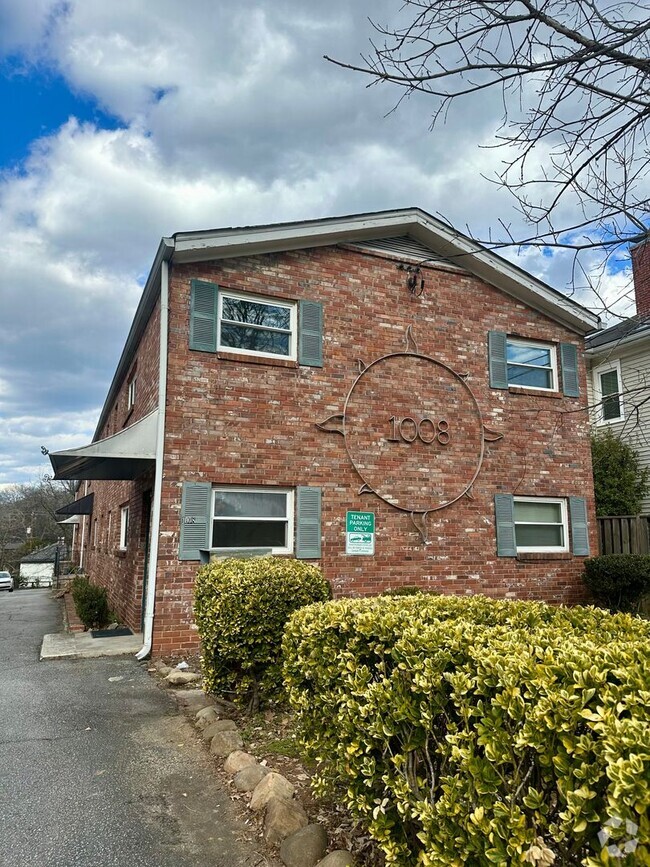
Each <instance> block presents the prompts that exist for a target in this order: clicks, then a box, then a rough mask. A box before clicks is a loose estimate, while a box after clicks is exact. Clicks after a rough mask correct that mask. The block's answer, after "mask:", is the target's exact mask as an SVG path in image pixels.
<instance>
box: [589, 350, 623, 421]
mask: <svg viewBox="0 0 650 867" xmlns="http://www.w3.org/2000/svg"><path fill="white" fill-rule="evenodd" d="M622 390H623V388H622V379H621V363H620V361H618V360H616V361H610V362H608V363H607V364H601V366H600V367H597V368H596V369H595V370H594V391H595V397H596V402H597V406H596V407H595V410H596V423H597V424H607V423H609V422H613V421H623V419H624V413H623V400H622V396H621V392H622Z"/></svg>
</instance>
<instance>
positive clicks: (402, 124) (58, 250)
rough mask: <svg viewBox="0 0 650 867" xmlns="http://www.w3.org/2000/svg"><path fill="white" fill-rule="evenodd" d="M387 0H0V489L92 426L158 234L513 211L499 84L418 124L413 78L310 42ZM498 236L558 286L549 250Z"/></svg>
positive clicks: (352, 25) (353, 39) (358, 37)
mask: <svg viewBox="0 0 650 867" xmlns="http://www.w3.org/2000/svg"><path fill="white" fill-rule="evenodd" d="M400 6H401V3H400V2H399V0H355V2H354V3H351V2H349V0H328V3H326V4H325V3H316V2H305V0H273V2H271V0H237V2H234V0H222V2H219V3H215V2H214V0H192V2H184V3H180V2H178V0H156V3H155V4H154V3H152V2H145V0H139V2H134V0H110V2H106V0H28V2H26V0H0V107H1V109H2V118H3V125H2V126H3V128H2V133H1V134H0V248H1V249H0V257H1V262H2V266H1V268H0V486H6V485H10V484H16V483H33V482H37V481H38V480H39V478H40V477H42V475H43V474H44V473H47V472H48V471H51V467H50V464H49V461H48V460H47V458H45V457H43V456H42V454H41V451H40V447H41V446H42V445H44V446H46V447H47V448H48V449H50V450H51V451H56V450H59V449H66V448H73V447H75V446H78V445H84V444H86V443H88V442H90V440H91V438H92V435H93V432H94V430H95V425H96V423H97V419H98V416H99V413H100V411H101V407H102V404H103V401H104V398H105V396H106V393H107V390H108V387H109V384H110V381H111V379H112V375H113V372H114V369H115V366H116V363H117V360H118V358H119V355H120V352H121V349H122V346H123V344H124V340H125V338H126V335H127V333H128V329H129V325H130V323H131V320H132V317H133V313H134V311H135V308H136V305H137V302H138V299H139V297H140V294H141V291H142V287H143V284H144V281H145V279H146V276H147V273H148V271H149V267H150V265H151V263H152V260H153V257H154V255H155V252H156V249H157V246H158V242H159V240H160V238H161V237H162V236H165V235H170V234H173V233H174V232H177V231H189V230H192V229H206V228H217V227H221V226H243V225H253V224H258V223H270V222H279V221H286V220H301V219H317V218H320V217H326V216H336V215H343V214H351V213H359V212H365V211H373V210H380V209H384V208H404V207H410V206H418V207H420V208H423V209H424V210H426V211H428V212H430V213H432V214H434V215H438V216H442V217H443V218H444V219H446V220H447V221H450V222H452V223H453V224H454V225H455V226H456V227H457V228H458V229H460V230H461V231H467V229H468V228H469V229H470V230H471V231H472V232H474V233H475V236H477V237H487V235H488V233H489V232H490V230H491V229H492V230H494V229H495V228H496V227H497V224H498V222H499V221H503V222H505V223H509V224H512V226H513V228H515V229H516V228H517V220H518V217H517V215H516V213H515V212H514V210H513V203H512V201H511V199H510V198H509V196H508V195H507V193H506V192H504V191H503V190H501V189H499V187H498V186H497V185H495V184H494V183H491V182H490V181H489V180H485V179H483V177H482V176H487V177H488V178H489V177H493V176H494V175H495V173H496V172H497V171H498V170H499V167H500V165H501V161H502V160H503V158H504V157H503V154H502V153H501V152H500V151H499V150H498V149H494V148H493V147H489V145H492V144H494V141H495V132H496V129H497V126H498V121H499V118H500V116H501V113H502V112H501V107H500V105H499V98H498V95H497V94H494V95H493V96H492V95H486V94H484V95H483V96H482V97H481V98H480V99H475V100H473V101H469V102H465V103H464V104H463V106H462V108H459V109H458V110H452V111H451V112H450V113H449V115H448V117H447V121H446V123H445V125H444V126H442V127H441V126H438V127H436V129H435V130H434V131H431V129H430V127H431V114H432V108H431V105H430V103H429V102H428V101H427V97H426V96H421V97H416V98H410V99H407V100H403V101H402V102H401V103H400V105H399V107H397V108H396V102H397V100H398V99H399V96H400V94H399V93H397V92H395V91H394V90H392V89H391V88H390V87H386V86H373V87H367V85H368V80H367V79H366V78H364V77H363V76H360V75H359V74H356V73H353V72H350V71H348V70H344V69H341V68H339V67H337V66H334V65H333V64H331V63H328V62H326V61H325V60H323V55H324V54H328V55H332V56H335V57H337V58H340V59H342V60H345V61H352V62H355V61H357V60H358V58H359V55H360V53H362V52H365V51H367V50H368V46H369V39H370V38H371V37H372V35H373V32H372V28H371V27H370V25H369V23H368V16H369V15H370V16H372V17H373V18H374V19H375V20H381V21H384V22H390V21H391V20H394V18H395V15H396V14H398V13H397V10H398V9H399V8H400ZM507 255H508V256H509V257H510V258H513V259H514V260H515V261H516V262H517V264H519V265H520V267H523V268H525V269H527V270H529V271H531V273H533V274H535V275H536V276H538V277H540V278H541V279H543V280H545V281H546V282H547V283H549V284H550V285H552V286H554V287H555V288H556V289H559V290H561V291H564V290H565V289H567V287H568V286H569V283H570V279H571V274H570V262H569V257H568V256H567V255H566V254H560V253H551V252H550V251H546V254H544V252H540V251H536V250H532V249H528V250H524V251H521V252H519V253H518V252H517V251H515V250H512V251H509V252H508V253H507ZM627 278H628V274H627V270H626V263H625V262H623V263H622V264H620V263H619V265H618V266H617V267H615V268H614V269H613V271H612V273H611V274H609V275H607V280H608V291H609V292H611V293H617V292H618V291H619V290H620V289H621V287H623V286H624V285H625V282H626V280H627ZM580 300H582V301H583V302H584V303H587V304H589V298H588V297H586V296H585V297H581V299H580Z"/></svg>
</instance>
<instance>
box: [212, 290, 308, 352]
mask: <svg viewBox="0 0 650 867" xmlns="http://www.w3.org/2000/svg"><path fill="white" fill-rule="evenodd" d="M217 348H218V349H223V350H226V351H228V352H238V353H244V354H246V355H262V356H265V357H273V358H275V357H278V356H279V357H281V358H289V359H293V360H295V358H296V305H295V304H291V303H288V302H287V303H285V302H281V301H275V300H274V301H270V300H264V299H262V298H258V297H253V296H250V295H236V294H234V293H229V292H223V291H222V292H220V293H219V308H218V342H217Z"/></svg>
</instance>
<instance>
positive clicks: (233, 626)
mask: <svg viewBox="0 0 650 867" xmlns="http://www.w3.org/2000/svg"><path fill="white" fill-rule="evenodd" d="M329 596H330V592H329V585H328V584H327V582H326V581H325V579H324V578H323V576H322V574H321V572H320V570H319V569H317V568H316V567H315V566H310V565H309V564H307V563H302V562H300V561H299V560H288V559H286V558H280V557H251V558H249V559H242V560H238V559H234V558H230V559H227V560H220V561H216V562H213V563H210V564H208V565H207V566H204V567H202V568H201V569H200V570H199V572H198V574H197V577H196V585H195V596H194V616H195V620H196V624H197V626H198V628H199V634H200V636H201V646H202V667H203V678H204V683H205V685H206V688H207V689H208V690H210V691H213V692H231V693H234V695H235V697H236V698H237V699H239V700H244V699H248V700H249V701H250V705H251V709H255V707H256V705H257V704H258V703H259V696H260V694H262V695H264V696H265V697H267V698H269V697H273V696H275V695H277V694H278V693H279V692H280V691H281V688H282V674H281V668H282V666H281V645H282V633H283V631H284V626H285V624H286V622H287V619H288V618H289V616H290V615H291V614H292V612H294V611H295V610H296V609H297V608H300V607H301V606H303V605H308V604H310V603H312V602H319V601H324V600H326V599H328V598H329Z"/></svg>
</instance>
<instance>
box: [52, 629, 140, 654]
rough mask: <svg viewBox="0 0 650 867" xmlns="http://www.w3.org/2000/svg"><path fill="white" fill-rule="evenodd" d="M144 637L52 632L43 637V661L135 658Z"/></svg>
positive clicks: (137, 635) (136, 635)
mask: <svg viewBox="0 0 650 867" xmlns="http://www.w3.org/2000/svg"><path fill="white" fill-rule="evenodd" d="M141 647H142V635H141V634H140V633H136V634H135V635H120V636H116V637H113V638H93V637H92V635H91V634H90V632H52V633H49V634H48V635H44V636H43V644H42V647H41V659H71V658H72V659H82V658H85V659H92V658H93V657H98V656H135V654H136V653H137V652H138V651H139V650H140V648H141Z"/></svg>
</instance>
